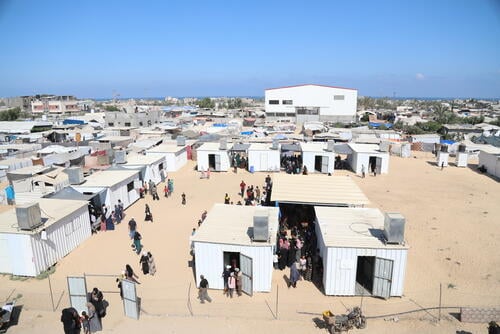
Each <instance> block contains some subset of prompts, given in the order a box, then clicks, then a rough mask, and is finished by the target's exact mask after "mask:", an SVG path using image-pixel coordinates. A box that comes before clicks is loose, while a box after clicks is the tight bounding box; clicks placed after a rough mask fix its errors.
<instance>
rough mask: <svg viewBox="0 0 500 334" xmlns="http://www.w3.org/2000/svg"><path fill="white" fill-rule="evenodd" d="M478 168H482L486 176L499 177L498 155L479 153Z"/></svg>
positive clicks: (499, 159)
mask: <svg viewBox="0 0 500 334" xmlns="http://www.w3.org/2000/svg"><path fill="white" fill-rule="evenodd" d="M478 166H484V167H486V169H487V173H488V174H490V175H493V176H496V177H500V157H499V155H498V154H492V153H487V152H484V151H480V152H479V164H478Z"/></svg>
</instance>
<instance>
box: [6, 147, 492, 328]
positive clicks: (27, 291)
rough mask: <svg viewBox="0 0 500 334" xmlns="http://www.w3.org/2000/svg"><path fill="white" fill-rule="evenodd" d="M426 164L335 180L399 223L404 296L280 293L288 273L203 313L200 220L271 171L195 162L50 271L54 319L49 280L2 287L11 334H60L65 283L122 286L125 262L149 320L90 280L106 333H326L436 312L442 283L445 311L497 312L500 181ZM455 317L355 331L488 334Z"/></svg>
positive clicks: (394, 161) (418, 160)
mask: <svg viewBox="0 0 500 334" xmlns="http://www.w3.org/2000/svg"><path fill="white" fill-rule="evenodd" d="M414 154H416V153H414ZM432 161H433V157H432V155H431V154H424V153H422V154H421V153H418V155H417V156H416V157H412V158H408V159H402V158H398V157H391V159H390V166H389V174H388V175H384V176H377V177H373V176H367V177H366V178H365V179H361V178H359V177H357V176H356V175H354V174H352V173H350V172H347V171H339V172H336V174H338V175H350V176H351V177H352V178H353V180H354V181H355V182H356V183H357V184H358V185H359V186H360V187H361V189H362V190H363V191H364V192H365V194H366V195H367V197H368V198H369V199H370V201H371V205H370V206H373V207H378V208H380V209H381V210H382V211H393V212H394V211H395V212H401V213H402V214H403V215H404V216H405V217H406V220H407V225H406V231H405V234H406V236H405V238H406V240H407V242H408V244H409V245H410V250H409V255H408V266H407V271H406V279H405V289H404V290H405V294H404V296H403V297H402V298H391V299H390V300H388V301H384V300H380V299H375V298H368V297H365V298H364V299H363V300H362V301H361V298H360V297H326V296H324V295H323V294H322V293H321V292H320V291H318V289H317V288H316V287H315V286H313V285H312V284H311V283H310V282H305V281H300V282H299V284H298V287H297V289H287V287H286V284H285V281H284V279H283V275H284V274H288V270H286V271H279V270H278V271H275V272H274V276H273V291H272V292H271V293H257V294H254V296H253V297H248V296H246V295H244V296H242V297H239V298H234V299H227V298H225V297H224V296H223V295H222V292H221V291H218V290H210V291H209V294H210V296H211V297H212V298H213V299H214V301H213V303H211V304H204V305H200V304H199V302H198V301H197V299H196V295H197V291H196V287H195V286H194V284H195V283H194V276H193V270H192V268H191V262H190V261H191V256H190V254H189V236H190V235H191V231H192V229H193V228H194V227H196V226H197V221H198V219H199V217H200V215H201V213H202V211H203V210H205V209H206V210H210V208H211V206H212V205H213V203H222V202H223V200H224V194H225V193H226V192H227V193H229V195H230V196H231V199H232V200H234V201H235V202H236V201H237V200H238V195H237V192H238V190H239V183H240V182H241V180H242V179H243V180H245V182H246V183H247V184H248V185H251V184H253V185H259V186H261V185H262V184H263V183H264V178H265V176H266V173H255V174H250V173H248V172H244V171H241V170H240V171H238V174H234V173H233V172H227V173H212V174H211V178H210V179H209V180H206V179H199V175H198V173H197V172H195V171H194V169H193V167H194V166H195V162H193V161H190V162H188V165H187V166H185V167H184V168H183V169H182V170H181V171H180V172H177V173H170V174H169V177H170V178H173V179H174V180H175V192H174V194H173V196H172V197H171V198H168V199H165V198H163V197H161V198H160V201H152V199H151V197H150V196H148V197H147V199H145V200H144V199H141V200H139V201H137V202H136V203H135V204H134V205H133V206H132V207H130V208H129V209H128V210H126V214H127V216H126V218H125V222H124V223H122V224H121V225H118V226H117V228H116V230H115V231H108V232H101V233H98V234H97V235H94V236H92V237H91V238H90V239H88V240H87V241H86V242H85V243H84V244H82V245H80V246H79V247H78V248H77V249H76V250H75V251H73V252H72V253H71V254H69V255H68V256H67V257H66V258H64V259H63V260H61V261H60V262H59V263H58V264H57V266H56V272H55V273H54V274H53V275H52V276H51V283H52V289H53V292H54V293H53V295H54V303H55V304H56V307H57V310H56V311H55V312H52V304H51V299H50V294H49V288H48V280H47V279H45V280H37V279H28V280H25V281H21V280H12V279H10V276H7V275H6V276H3V277H0V298H2V300H5V299H8V298H12V297H16V296H19V297H20V298H19V300H18V304H19V305H23V308H22V311H21V315H20V318H19V322H18V324H17V325H15V326H12V327H11V328H10V329H9V330H8V333H13V334H14V333H44V334H46V333H62V332H63V330H62V324H61V323H60V321H59V317H60V310H61V309H62V308H64V307H67V306H68V305H69V300H68V293H67V281H66V277H67V276H81V275H82V274H83V273H86V274H110V275H116V276H118V275H119V274H120V273H121V271H122V270H123V267H124V265H125V264H127V263H129V264H131V265H132V267H133V268H134V270H135V271H136V272H137V273H138V274H139V281H140V282H141V283H142V284H141V285H138V295H139V296H140V297H141V299H142V309H143V311H144V312H143V313H142V314H141V319H140V320H138V321H136V320H132V319H128V318H126V317H125V316H124V315H123V306H122V304H121V301H120V298H119V296H118V294H117V293H116V292H117V288H116V283H115V279H114V277H107V278H98V277H89V279H88V286H87V288H88V289H89V290H90V289H92V288H93V287H94V286H97V287H99V288H100V289H102V290H104V291H105V293H104V294H105V299H106V300H108V301H109V303H110V307H109V309H108V315H107V316H106V318H104V321H103V326H104V331H103V333H111V332H114V333H137V332H143V333H193V332H195V331H200V330H202V329H203V330H204V331H206V332H208V333H212V332H216V331H217V332H218V333H229V332H238V333H255V332H258V331H260V332H262V333H271V332H277V331H286V333H324V332H325V330H324V329H320V328H318V327H317V326H316V325H315V321H314V320H315V318H318V317H321V312H322V311H323V310H326V309H331V310H332V311H333V312H334V313H345V311H346V308H349V307H352V306H355V305H359V304H360V303H361V302H362V306H363V311H364V313H365V314H366V315H367V316H368V317H370V316H378V315H385V314H391V313H397V312H402V311H409V310H416V309H419V308H421V307H433V306H438V302H439V284H440V283H441V284H442V288H443V306H453V307H455V306H467V305H470V306H484V307H486V306H495V305H496V306H499V305H500V255H499V254H500V252H499V251H498V240H499V237H500V183H498V182H497V181H495V180H493V179H491V178H489V177H487V176H485V175H482V174H478V173H477V172H475V171H474V170H472V169H470V168H457V167H454V166H453V165H452V166H450V167H448V168H445V169H444V170H443V171H441V170H440V169H439V168H437V167H436V166H435V165H434V164H433V163H431V162H432ZM297 177H315V176H314V175H309V176H297ZM159 189H163V184H161V185H160V186H159ZM182 192H185V193H186V195H187V205H185V206H182V205H181V193H182ZM62 203H63V202H62ZM145 203H149V205H150V207H151V210H152V213H153V215H154V223H149V222H144V220H143V219H144V204H145ZM131 217H135V218H136V220H137V222H138V230H139V231H140V232H141V234H142V236H143V244H144V247H145V250H148V251H151V252H152V253H153V255H154V256H155V259H156V267H157V274H156V275H155V276H143V275H142V273H141V272H140V266H139V263H138V262H139V257H138V256H137V255H136V254H135V253H134V252H132V250H131V247H130V244H131V242H130V239H129V238H128V235H127V224H126V222H128V220H129V219H130V218H131ZM277 296H278V301H279V302H278V312H277V314H276V301H277ZM457 311H458V310H457V309H449V310H444V311H443V312H442V320H441V322H440V323H437V321H436V319H437V315H438V313H437V311H432V312H425V311H421V312H417V313H412V314H409V315H405V316H399V317H384V318H379V319H369V320H368V327H367V329H365V330H360V331H353V332H366V333H368V332H369V333H387V332H389V331H392V332H395V333H455V332H456V331H460V330H464V331H469V332H474V333H479V332H486V329H485V328H486V327H485V325H484V324H462V323H460V322H459V321H458V320H456V319H455V318H454V317H452V316H451V315H450V313H453V312H457ZM276 315H277V318H278V319H275V316H276Z"/></svg>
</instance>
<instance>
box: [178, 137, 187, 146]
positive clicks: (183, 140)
mask: <svg viewBox="0 0 500 334" xmlns="http://www.w3.org/2000/svg"><path fill="white" fill-rule="evenodd" d="M184 145H186V137H184V136H177V146H184Z"/></svg>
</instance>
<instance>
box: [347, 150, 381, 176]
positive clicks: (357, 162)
mask: <svg viewBox="0 0 500 334" xmlns="http://www.w3.org/2000/svg"><path fill="white" fill-rule="evenodd" d="M371 156H376V157H381V158H382V165H381V172H382V174H387V173H389V154H388V153H382V152H380V153H357V152H353V153H352V157H350V159H349V163H350V165H351V168H352V170H353V171H354V172H355V173H356V174H361V168H362V166H363V165H364V166H365V170H366V174H367V175H368V174H369V173H370V172H371V170H370V165H369V161H370V157H371Z"/></svg>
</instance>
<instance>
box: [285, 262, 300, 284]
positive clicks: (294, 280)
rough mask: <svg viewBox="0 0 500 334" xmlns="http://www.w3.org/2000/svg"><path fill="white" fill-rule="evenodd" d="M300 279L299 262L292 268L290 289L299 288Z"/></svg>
mask: <svg viewBox="0 0 500 334" xmlns="http://www.w3.org/2000/svg"><path fill="white" fill-rule="evenodd" d="M299 278H300V274H299V270H298V269H297V262H294V263H293V264H292V265H291V266H290V283H289V284H288V287H290V286H293V287H294V288H296V287H297V281H298V280H299Z"/></svg>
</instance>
